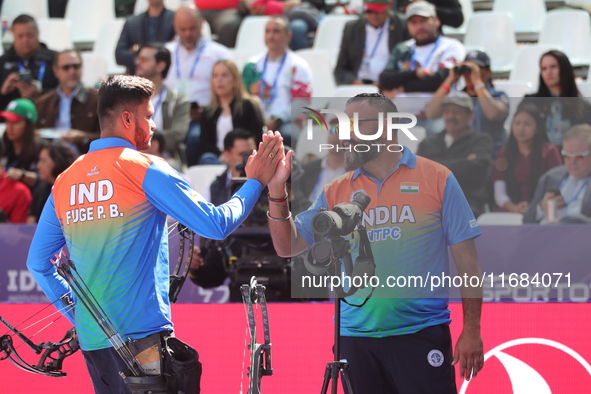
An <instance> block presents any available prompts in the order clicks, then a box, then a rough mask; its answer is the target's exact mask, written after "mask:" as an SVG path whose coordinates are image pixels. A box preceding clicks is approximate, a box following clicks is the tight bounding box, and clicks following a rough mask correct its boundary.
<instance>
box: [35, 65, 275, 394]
mask: <svg viewBox="0 0 591 394" xmlns="http://www.w3.org/2000/svg"><path fill="white" fill-rule="evenodd" d="M153 92H154V85H153V84H152V82H150V81H149V80H147V79H144V78H141V77H134V76H125V75H117V76H112V77H109V79H108V80H107V81H106V82H104V83H103V84H102V85H101V88H100V90H99V93H98V116H99V121H100V124H101V138H100V139H99V140H96V141H94V142H92V144H91V146H90V150H89V152H88V154H86V155H83V156H81V157H80V158H78V160H77V161H76V162H75V163H74V164H73V165H72V166H71V167H70V168H69V169H67V170H66V171H65V172H64V173H63V174H61V175H60V176H59V177H58V178H57V180H56V181H55V184H54V186H53V189H52V193H51V196H50V197H49V199H48V201H47V203H46V205H45V207H44V209H43V213H42V215H41V218H40V220H39V224H38V226H37V231H36V232H35V236H34V238H33V242H32V244H31V248H30V251H29V258H28V261H27V266H28V268H29V270H30V271H31V273H32V274H33V276H34V278H35V280H36V281H37V283H38V284H39V286H41V288H42V289H43V291H44V292H45V294H47V296H48V297H49V300H50V301H56V300H58V299H60V297H62V296H63V295H64V294H67V293H68V292H69V291H70V289H69V287H68V285H67V283H66V282H65V281H64V280H63V279H62V278H61V277H59V275H58V274H57V273H56V270H55V268H54V267H53V265H52V264H51V262H50V259H52V258H53V256H54V255H55V254H56V253H59V252H60V251H61V250H62V249H63V248H64V247H65V246H67V249H68V251H69V253H70V258H71V260H72V261H73V262H74V264H75V265H76V267H77V269H78V271H79V273H80V276H81V277H82V279H83V280H84V281H85V282H86V284H87V285H88V287H89V289H90V292H91V293H92V294H93V295H94V297H95V298H96V299H97V301H98V304H99V305H100V306H101V307H102V309H103V310H104V311H105V313H106V315H107V317H108V318H109V319H110V320H111V321H112V322H113V324H114V326H115V328H116V329H117V330H118V331H119V333H120V334H121V336H122V338H123V339H124V340H127V339H128V338H131V339H132V340H135V339H141V338H145V337H147V336H149V335H151V334H155V333H158V332H162V331H169V330H172V327H173V325H172V320H171V316H170V304H169V299H168V290H169V279H168V275H169V264H168V231H167V227H166V215H170V216H172V217H173V218H174V219H176V220H178V221H179V222H181V223H182V224H184V225H186V226H187V227H189V228H190V229H192V230H193V231H195V232H196V233H197V234H199V235H201V236H203V237H208V238H214V239H223V238H225V237H226V236H228V235H229V234H230V233H231V232H232V231H234V230H235V229H236V228H237V227H238V226H239V225H240V224H241V223H242V221H243V220H244V219H245V218H246V217H247V216H248V214H249V213H250V211H251V210H252V208H253V206H254V204H255V203H256V201H257V200H258V198H259V196H260V194H261V191H262V188H263V187H264V186H265V185H266V183H267V182H268V181H269V180H270V179H271V177H272V176H273V174H274V172H275V169H276V167H277V163H278V162H279V161H280V160H282V159H283V158H284V157H285V155H284V153H283V143H282V139H281V136H280V135H279V133H275V134H273V133H271V132H269V133H267V134H266V135H265V136H263V142H262V143H261V145H260V146H259V150H258V152H257V151H254V152H253V154H252V155H251V157H250V158H249V161H248V163H247V165H246V174H247V177H248V178H249V179H248V180H247V182H246V183H245V184H244V185H243V187H242V188H241V189H240V190H239V191H238V192H237V193H236V194H235V195H234V196H233V197H232V198H231V199H230V201H228V202H227V203H225V204H222V205H220V206H218V207H216V206H214V205H212V204H210V203H208V202H206V201H204V200H203V198H202V197H201V196H200V195H199V194H198V193H197V192H195V191H194V190H192V189H191V187H190V186H189V185H188V184H187V183H186V182H185V181H184V180H183V179H181V177H180V176H179V174H178V173H176V171H174V170H173V169H172V168H171V167H170V166H169V165H168V164H167V163H166V161H164V160H162V159H160V158H158V157H156V156H152V155H148V154H143V153H140V152H138V150H144V149H147V148H148V147H149V146H150V141H151V138H152V135H153V132H154V129H155V128H156V126H155V124H154V122H153V120H152V116H153V114H154V108H153V106H152V104H151V96H152V94H153ZM74 298H75V297H74ZM75 301H76V300H75V299H74V302H75ZM67 316H68V318H69V319H70V321H71V322H72V324H74V325H75V327H76V331H77V333H78V338H79V342H80V347H81V349H82V351H83V354H84V359H85V361H86V364H87V367H88V370H89V373H90V375H91V378H92V382H93V386H94V389H95V391H96V392H97V393H128V389H127V387H126V386H125V384H124V382H123V379H121V377H120V376H119V371H125V370H126V368H125V366H124V364H123V362H122V360H121V358H120V357H119V356H118V354H117V353H116V352H115V351H114V349H113V348H112V347H111V344H110V343H109V341H108V340H107V338H106V337H105V335H104V334H103V333H102V332H101V330H100V329H99V326H98V325H97V323H96V322H95V321H93V319H92V318H91V316H90V314H89V312H88V310H86V309H85V307H84V306H83V305H82V303H78V304H76V305H75V308H74V310H73V313H68V315H67Z"/></svg>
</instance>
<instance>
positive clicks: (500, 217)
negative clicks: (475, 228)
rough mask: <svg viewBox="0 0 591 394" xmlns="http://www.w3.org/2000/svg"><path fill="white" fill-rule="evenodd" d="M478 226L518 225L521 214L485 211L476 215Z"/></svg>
mask: <svg viewBox="0 0 591 394" xmlns="http://www.w3.org/2000/svg"><path fill="white" fill-rule="evenodd" d="M477 221H478V225H479V226H519V225H521V224H523V215H522V214H520V213H513V212H486V213H483V214H482V215H480V216H478V220H477Z"/></svg>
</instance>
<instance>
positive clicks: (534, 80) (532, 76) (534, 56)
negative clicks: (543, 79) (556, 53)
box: [509, 45, 555, 91]
mask: <svg viewBox="0 0 591 394" xmlns="http://www.w3.org/2000/svg"><path fill="white" fill-rule="evenodd" d="M550 49H555V48H552V47H549V46H545V45H524V46H522V47H520V48H519V49H517V56H516V57H515V65H514V66H513V70H511V73H510V74H509V81H511V82H529V83H530V84H531V88H532V89H533V90H534V91H537V90H538V84H539V82H540V58H541V57H542V55H543V54H544V53H546V52H548V51H549V50H550Z"/></svg>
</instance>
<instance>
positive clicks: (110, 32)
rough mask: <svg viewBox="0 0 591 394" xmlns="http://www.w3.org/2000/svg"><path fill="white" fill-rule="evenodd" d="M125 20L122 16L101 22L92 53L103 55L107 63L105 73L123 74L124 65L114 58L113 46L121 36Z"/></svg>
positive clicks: (114, 46) (115, 45)
mask: <svg viewBox="0 0 591 394" xmlns="http://www.w3.org/2000/svg"><path fill="white" fill-rule="evenodd" d="M124 24H125V20H124V19H122V18H119V19H113V20H110V21H106V22H104V23H103V25H102V26H101V28H100V30H99V34H98V37H97V40H96V43H95V44H94V49H93V50H92V53H94V54H95V55H99V56H101V57H103V58H104V59H105V61H106V65H107V74H124V73H125V66H120V65H118V64H117V61H116V60H115V48H116V47H117V41H119V36H121V30H123V25H124Z"/></svg>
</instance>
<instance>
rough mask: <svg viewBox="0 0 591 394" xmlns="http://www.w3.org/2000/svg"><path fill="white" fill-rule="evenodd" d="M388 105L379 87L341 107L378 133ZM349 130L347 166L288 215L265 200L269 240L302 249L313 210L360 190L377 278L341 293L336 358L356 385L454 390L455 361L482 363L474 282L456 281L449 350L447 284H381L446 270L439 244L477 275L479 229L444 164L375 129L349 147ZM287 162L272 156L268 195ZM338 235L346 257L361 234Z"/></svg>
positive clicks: (279, 191)
mask: <svg viewBox="0 0 591 394" xmlns="http://www.w3.org/2000/svg"><path fill="white" fill-rule="evenodd" d="M388 112H397V110H396V106H395V105H394V104H393V103H392V101H391V100H389V99H388V98H386V97H385V96H383V95H381V94H361V95H358V96H356V97H354V98H352V99H350V100H349V101H348V102H347V106H346V108H345V113H346V114H347V116H348V117H349V118H350V119H354V118H356V117H358V119H359V122H358V130H359V132H360V133H362V134H364V135H366V136H369V135H376V134H377V131H378V130H379V126H380V125H379V124H378V121H379V120H378V119H379V113H384V116H383V122H384V124H383V129H382V130H386V129H387V119H388V116H385V114H386V113H388ZM355 115H357V116H355ZM351 138H352V140H349V141H344V146H345V148H347V149H348V150H346V151H345V165H346V168H347V171H348V172H347V173H345V174H344V175H342V176H341V177H339V178H337V179H335V180H333V181H331V182H330V183H328V185H326V186H325V187H324V190H323V192H322V193H321V195H320V196H319V197H318V198H317V199H316V201H315V202H314V203H313V204H312V206H311V207H310V208H309V209H308V210H307V211H305V212H302V213H300V214H299V215H298V216H297V217H296V219H295V220H294V221H292V220H291V219H289V218H290V217H291V214H290V212H289V208H288V206H287V204H285V203H283V202H273V200H271V201H272V203H271V204H270V206H269V216H270V219H271V220H270V221H269V226H270V231H271V235H272V236H273V244H274V246H275V249H276V250H277V253H278V254H279V255H280V256H284V257H287V256H293V255H297V254H299V253H302V252H304V251H306V250H308V249H309V248H310V247H311V246H312V245H314V243H315V239H314V234H313V231H312V229H311V222H312V218H313V217H314V215H315V214H316V213H318V212H319V210H320V209H321V208H324V209H327V210H332V209H333V207H335V205H337V204H340V203H347V202H349V201H351V198H352V196H354V194H355V193H356V192H358V191H364V192H365V193H366V194H367V195H368V196H369V197H370V198H371V202H370V203H369V205H368V206H367V208H365V211H364V213H363V218H362V220H361V224H362V225H363V226H365V227H366V228H367V230H368V231H367V234H368V238H369V243H370V246H371V250H372V253H373V257H374V259H375V264H376V273H375V275H376V277H377V278H378V279H379V280H380V285H379V286H378V287H377V288H376V289H375V291H374V292H373V295H372V297H371V298H370V299H369V300H368V301H367V303H365V305H363V306H361V307H359V304H361V301H363V297H364V296H366V295H369V293H370V289H363V290H361V291H358V293H357V294H355V295H354V297H355V298H354V299H351V298H350V299H349V301H353V302H352V303H354V304H357V305H358V306H350V305H348V304H345V303H341V331H340V344H341V352H340V355H337V357H339V358H335V359H336V360H341V359H346V360H347V361H348V363H349V367H350V368H349V371H350V378H351V382H352V385H353V389H354V391H355V393H356V394H376V393H417V394H419V393H438V394H451V393H457V388H456V383H455V373H454V365H455V364H456V363H457V362H459V364H460V377H465V378H466V379H470V378H471V377H473V376H476V374H477V373H478V372H479V371H480V370H481V368H482V365H483V363H484V355H483V345H482V338H481V335H480V310H481V305H482V290H481V289H480V288H476V289H474V288H462V289H461V291H462V303H463V307H464V327H463V331H462V334H461V335H460V337H459V339H458V342H457V344H456V347H455V354H453V355H452V344H451V335H450V330H449V324H450V322H451V319H450V312H449V309H448V299H447V297H448V296H447V294H448V289H447V288H444V287H436V288H435V289H433V291H431V289H430V288H429V287H427V289H426V290H423V289H421V288H419V287H418V286H417V284H416V282H415V284H413V283H411V282H407V283H406V286H402V287H390V285H391V283H392V282H390V285H388V282H386V279H387V278H388V277H396V278H409V279H410V277H411V276H415V277H416V276H422V277H423V278H426V277H427V276H426V275H427V274H430V275H438V276H439V277H441V276H442V274H447V273H448V266H449V262H448V257H447V256H448V251H447V248H448V246H449V248H450V249H451V252H452V255H453V258H454V260H455V263H456V266H457V268H458V272H459V274H460V275H461V276H463V274H464V273H465V274H467V275H468V276H480V267H479V264H478V259H477V256H476V249H475V246H474V240H473V239H474V238H475V237H477V236H479V235H480V234H481V233H480V230H479V228H478V225H477V223H476V220H475V219H474V216H473V214H472V212H471V210H470V206H469V205H468V203H467V202H466V198H465V197H464V195H463V193H462V190H461V189H460V186H459V185H458V182H457V181H456V179H455V178H454V176H453V174H452V173H451V171H450V170H449V169H447V168H446V167H444V166H442V165H440V164H438V163H435V162H434V161H431V160H428V159H425V158H422V157H416V156H415V155H414V154H413V153H412V152H410V151H409V150H407V149H403V150H402V152H400V151H399V149H393V148H391V149H387V148H386V146H388V145H391V144H396V143H397V138H396V137H395V134H394V136H393V140H392V141H388V140H387V139H386V133H383V134H382V136H379V137H378V139H377V140H374V141H371V143H370V144H367V145H366V146H363V147H359V146H358V148H357V149H355V146H356V145H357V144H358V143H359V140H358V139H357V138H358V137H357V136H356V135H354V133H351ZM362 142H367V141H362ZM367 146H369V147H370V148H369V149H368V148H367ZM340 149H343V147H340ZM289 158H290V157H289V155H288V157H287V159H288V160H286V163H289ZM288 172H289V165H288V164H285V165H283V163H281V164H280V165H279V167H278V169H277V175H276V176H275V178H274V179H273V180H272V181H271V182H270V183H269V196H270V198H271V199H276V198H279V196H281V195H284V194H285V183H284V181H285V179H287V178H286V174H287V173H288ZM346 238H347V239H349V241H350V244H351V254H352V257H353V261H355V257H356V256H355V254H356V253H357V251H358V250H359V239H360V238H361V237H360V236H358V235H356V234H355V236H354V237H352V236H347V237H346ZM374 283H375V282H374ZM401 283H404V281H399V282H397V284H399V285H400V284H401ZM382 284H383V287H382ZM360 298H361V299H360Z"/></svg>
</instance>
